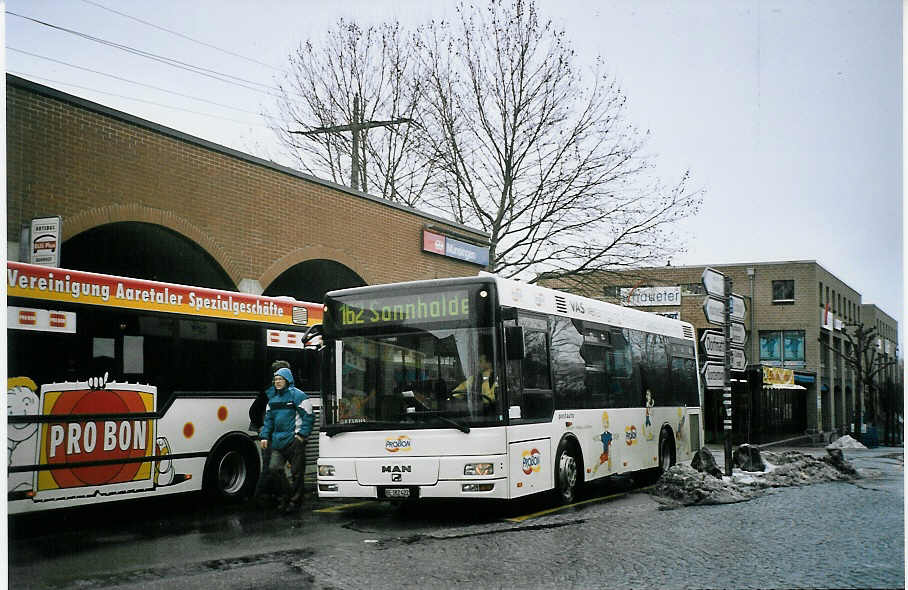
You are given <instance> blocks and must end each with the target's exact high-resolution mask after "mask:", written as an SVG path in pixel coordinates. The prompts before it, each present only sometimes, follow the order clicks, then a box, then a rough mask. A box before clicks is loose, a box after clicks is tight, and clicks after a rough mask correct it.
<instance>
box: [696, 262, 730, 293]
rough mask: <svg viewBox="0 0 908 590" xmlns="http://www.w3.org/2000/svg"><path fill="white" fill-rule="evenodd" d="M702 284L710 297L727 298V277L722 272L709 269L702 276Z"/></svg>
mask: <svg viewBox="0 0 908 590" xmlns="http://www.w3.org/2000/svg"><path fill="white" fill-rule="evenodd" d="M700 282H702V283H703V288H704V289H706V293H707V294H708V295H712V296H713V297H720V298H724V297H725V275H724V274H722V273H721V272H719V271H717V270H713V269H711V268H708V267H707V268H706V269H704V270H703V274H702V275H701V276H700Z"/></svg>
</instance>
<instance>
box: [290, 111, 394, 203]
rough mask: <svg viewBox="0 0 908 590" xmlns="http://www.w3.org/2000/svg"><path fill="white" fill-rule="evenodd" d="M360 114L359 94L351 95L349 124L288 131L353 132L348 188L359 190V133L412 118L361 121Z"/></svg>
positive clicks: (363, 177) (311, 132) (304, 132)
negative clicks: (351, 103)
mask: <svg viewBox="0 0 908 590" xmlns="http://www.w3.org/2000/svg"><path fill="white" fill-rule="evenodd" d="M361 119H362V115H361V114H360V109H359V94H355V95H354V96H353V121H352V122H351V123H350V124H349V125H333V126H331V127H316V128H315V129H311V130H309V131H290V133H293V134H295V135H317V134H319V133H343V132H345V131H352V132H353V145H352V149H351V152H352V153H351V161H350V188H352V189H353V190H357V191H358V190H359V187H360V180H362V182H363V183H365V180H366V175H365V171H363V175H362V178H361V179H360V174H359V173H360V169H359V168H360V164H359V143H360V133H362V132H363V131H364V130H366V129H371V128H373V127H391V126H392V125H400V124H401V123H410V122H412V119H403V118H401V119H391V120H390V121H362V120H361Z"/></svg>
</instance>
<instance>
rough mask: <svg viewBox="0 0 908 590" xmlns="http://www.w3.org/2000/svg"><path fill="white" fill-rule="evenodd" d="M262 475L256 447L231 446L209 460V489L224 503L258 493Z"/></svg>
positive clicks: (221, 449)
mask: <svg viewBox="0 0 908 590" xmlns="http://www.w3.org/2000/svg"><path fill="white" fill-rule="evenodd" d="M258 472H259V458H258V455H257V453H256V449H255V448H254V447H253V446H251V445H244V444H242V443H239V442H227V443H224V444H222V445H221V446H219V447H218V449H217V450H216V451H215V453H214V454H213V455H212V456H211V458H210V459H209V463H208V466H207V468H206V477H205V489H206V491H208V493H210V494H211V495H213V496H215V497H217V498H220V499H223V500H228V501H231V500H242V499H244V498H247V497H249V496H251V495H252V493H253V491H254V490H255V484H256V480H257V479H258V475H259V473H258Z"/></svg>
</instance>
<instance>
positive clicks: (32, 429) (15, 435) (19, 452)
mask: <svg viewBox="0 0 908 590" xmlns="http://www.w3.org/2000/svg"><path fill="white" fill-rule="evenodd" d="M37 414H38V386H37V385H35V382H34V381H32V380H31V379H29V378H28V377H11V378H9V379H7V380H6V415H7V416H8V417H13V416H36V415H37ZM6 435H7V438H6V444H7V450H8V454H7V462H6V466H7V469H9V468H10V467H13V466H18V465H31V464H32V463H34V462H35V455H36V454H37V452H38V436H37V435H38V425H37V424H36V423H34V422H25V423H19V422H11V421H10V422H9V423H8V424H7V429H6ZM32 479H33V477H32V473H31V472H23V473H13V472H12V471H10V472H9V477H8V478H7V491H8V493H9V494H10V495H12V496H14V497H15V496H20V495H26V494H28V492H31V491H32V485H33V483H32Z"/></svg>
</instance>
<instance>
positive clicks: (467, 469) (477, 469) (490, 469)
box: [463, 463, 495, 475]
mask: <svg viewBox="0 0 908 590" xmlns="http://www.w3.org/2000/svg"><path fill="white" fill-rule="evenodd" d="M493 473H495V465H493V464H492V463H467V464H466V465H464V466H463V474H464V475H492V474H493Z"/></svg>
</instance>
